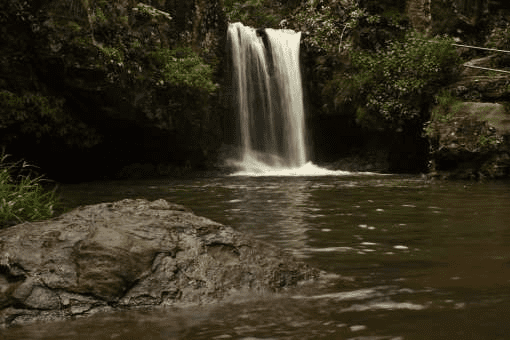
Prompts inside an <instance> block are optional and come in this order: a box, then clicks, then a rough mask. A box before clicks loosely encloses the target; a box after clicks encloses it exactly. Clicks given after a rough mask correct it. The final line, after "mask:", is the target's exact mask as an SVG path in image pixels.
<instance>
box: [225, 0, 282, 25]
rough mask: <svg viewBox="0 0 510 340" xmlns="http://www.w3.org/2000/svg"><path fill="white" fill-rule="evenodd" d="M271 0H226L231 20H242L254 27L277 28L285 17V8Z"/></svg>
mask: <svg viewBox="0 0 510 340" xmlns="http://www.w3.org/2000/svg"><path fill="white" fill-rule="evenodd" d="M277 7H278V6H276V5H275V3H274V1H270V0H241V1H239V0H225V11H226V13H227V17H228V20H229V21H230V22H242V23H244V24H247V25H251V26H254V27H273V28H277V27H278V26H279V23H280V21H281V20H282V19H283V18H284V13H283V12H284V10H283V9H282V8H277Z"/></svg>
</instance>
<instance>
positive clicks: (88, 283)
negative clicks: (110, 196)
mask: <svg viewBox="0 0 510 340" xmlns="http://www.w3.org/2000/svg"><path fill="white" fill-rule="evenodd" d="M319 274H320V273H319V271H318V270H316V269H313V268H309V267H308V266H307V265H305V264H303V263H301V262H298V261H296V260H294V259H293V258H292V257H291V256H290V255H288V254H287V253H285V252H284V251H283V250H281V249H278V248H277V247H275V246H273V245H271V244H267V243H263V242H261V241H259V240H256V239H255V238H253V237H250V236H249V235H243V234H241V233H239V232H236V231H235V230H234V229H232V228H231V227H228V226H224V225H222V224H219V223H216V222H214V221H211V220H209V219H207V218H205V217H200V216H197V215H195V214H193V213H192V212H191V211H190V210H189V209H187V208H185V207H183V206H181V205H178V204H173V203H170V202H167V201H165V200H162V199H161V200H156V201H152V202H150V201H147V200H144V199H137V200H132V199H126V200H122V201H118V202H113V203H101V204H96V205H90V206H84V207H79V208H77V209H75V210H73V211H71V212H68V213H66V214H63V215H61V216H60V217H57V218H55V219H52V220H48V221H40V222H33V223H23V224H19V225H16V226H12V227H9V228H6V229H4V230H1V231H0V327H7V326H9V325H14V324H23V323H28V322H32V321H35V320H59V319H65V318H69V317H72V316H75V315H89V314H92V313H95V312H97V311H98V310H105V309H108V308H110V309H111V310H118V309H123V308H130V307H136V306H166V305H174V306H179V305H188V304H203V303H214V302H219V301H222V300H223V299H225V298H227V297H228V296H229V295H230V294H231V293H232V292H240V291H241V292H242V291H247V292H266V291H273V292H278V291H281V290H282V289H285V288H288V287H292V286H295V285H297V283H298V282H300V281H303V280H308V279H314V278H317V277H318V276H319Z"/></svg>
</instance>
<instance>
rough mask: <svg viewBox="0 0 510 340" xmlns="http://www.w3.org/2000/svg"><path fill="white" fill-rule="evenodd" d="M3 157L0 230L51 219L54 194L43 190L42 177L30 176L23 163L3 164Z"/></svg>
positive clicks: (53, 207)
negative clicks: (2, 227)
mask: <svg viewBox="0 0 510 340" xmlns="http://www.w3.org/2000/svg"><path fill="white" fill-rule="evenodd" d="M6 158H7V155H5V154H2V156H1V157H0V227H1V226H3V225H8V224H11V223H21V222H24V221H36V220H42V219H47V218H50V217H52V216H53V214H54V211H55V207H56V205H57V203H58V199H57V197H56V195H55V192H54V191H46V190H44V188H43V186H42V184H41V183H42V181H43V178H42V177H41V176H38V177H33V175H32V171H31V169H30V166H28V165H27V164H26V163H25V162H23V163H20V162H18V163H7V162H6V161H5V159H6ZM16 172H17V173H18V175H17V176H16V175H15V173H16Z"/></svg>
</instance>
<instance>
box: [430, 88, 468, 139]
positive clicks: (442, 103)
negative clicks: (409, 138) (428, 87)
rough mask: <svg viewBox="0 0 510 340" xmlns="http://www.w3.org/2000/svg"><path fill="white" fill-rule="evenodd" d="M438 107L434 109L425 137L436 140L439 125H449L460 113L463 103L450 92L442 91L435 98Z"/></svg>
mask: <svg viewBox="0 0 510 340" xmlns="http://www.w3.org/2000/svg"><path fill="white" fill-rule="evenodd" d="M435 103H436V105H435V106H434V108H433V109H432V112H431V116H430V121H428V122H427V123H426V124H425V128H424V131H425V136H427V137H429V138H435V137H436V134H437V130H438V126H437V125H438V123H439V124H442V123H448V122H450V121H451V120H452V118H453V117H454V116H455V114H456V113H457V112H458V111H459V109H460V106H461V105H462V102H461V101H460V100H459V99H458V98H456V97H454V96H452V94H451V93H450V92H448V91H441V92H440V93H439V94H437V95H436V96H435Z"/></svg>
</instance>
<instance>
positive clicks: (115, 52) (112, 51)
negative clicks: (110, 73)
mask: <svg viewBox="0 0 510 340" xmlns="http://www.w3.org/2000/svg"><path fill="white" fill-rule="evenodd" d="M98 47H99V49H100V50H101V53H102V54H103V55H104V56H105V58H106V59H108V60H110V61H111V62H114V63H117V64H121V63H122V62H123V61H124V54H123V53H122V51H121V50H120V49H118V48H116V47H111V46H98Z"/></svg>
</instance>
